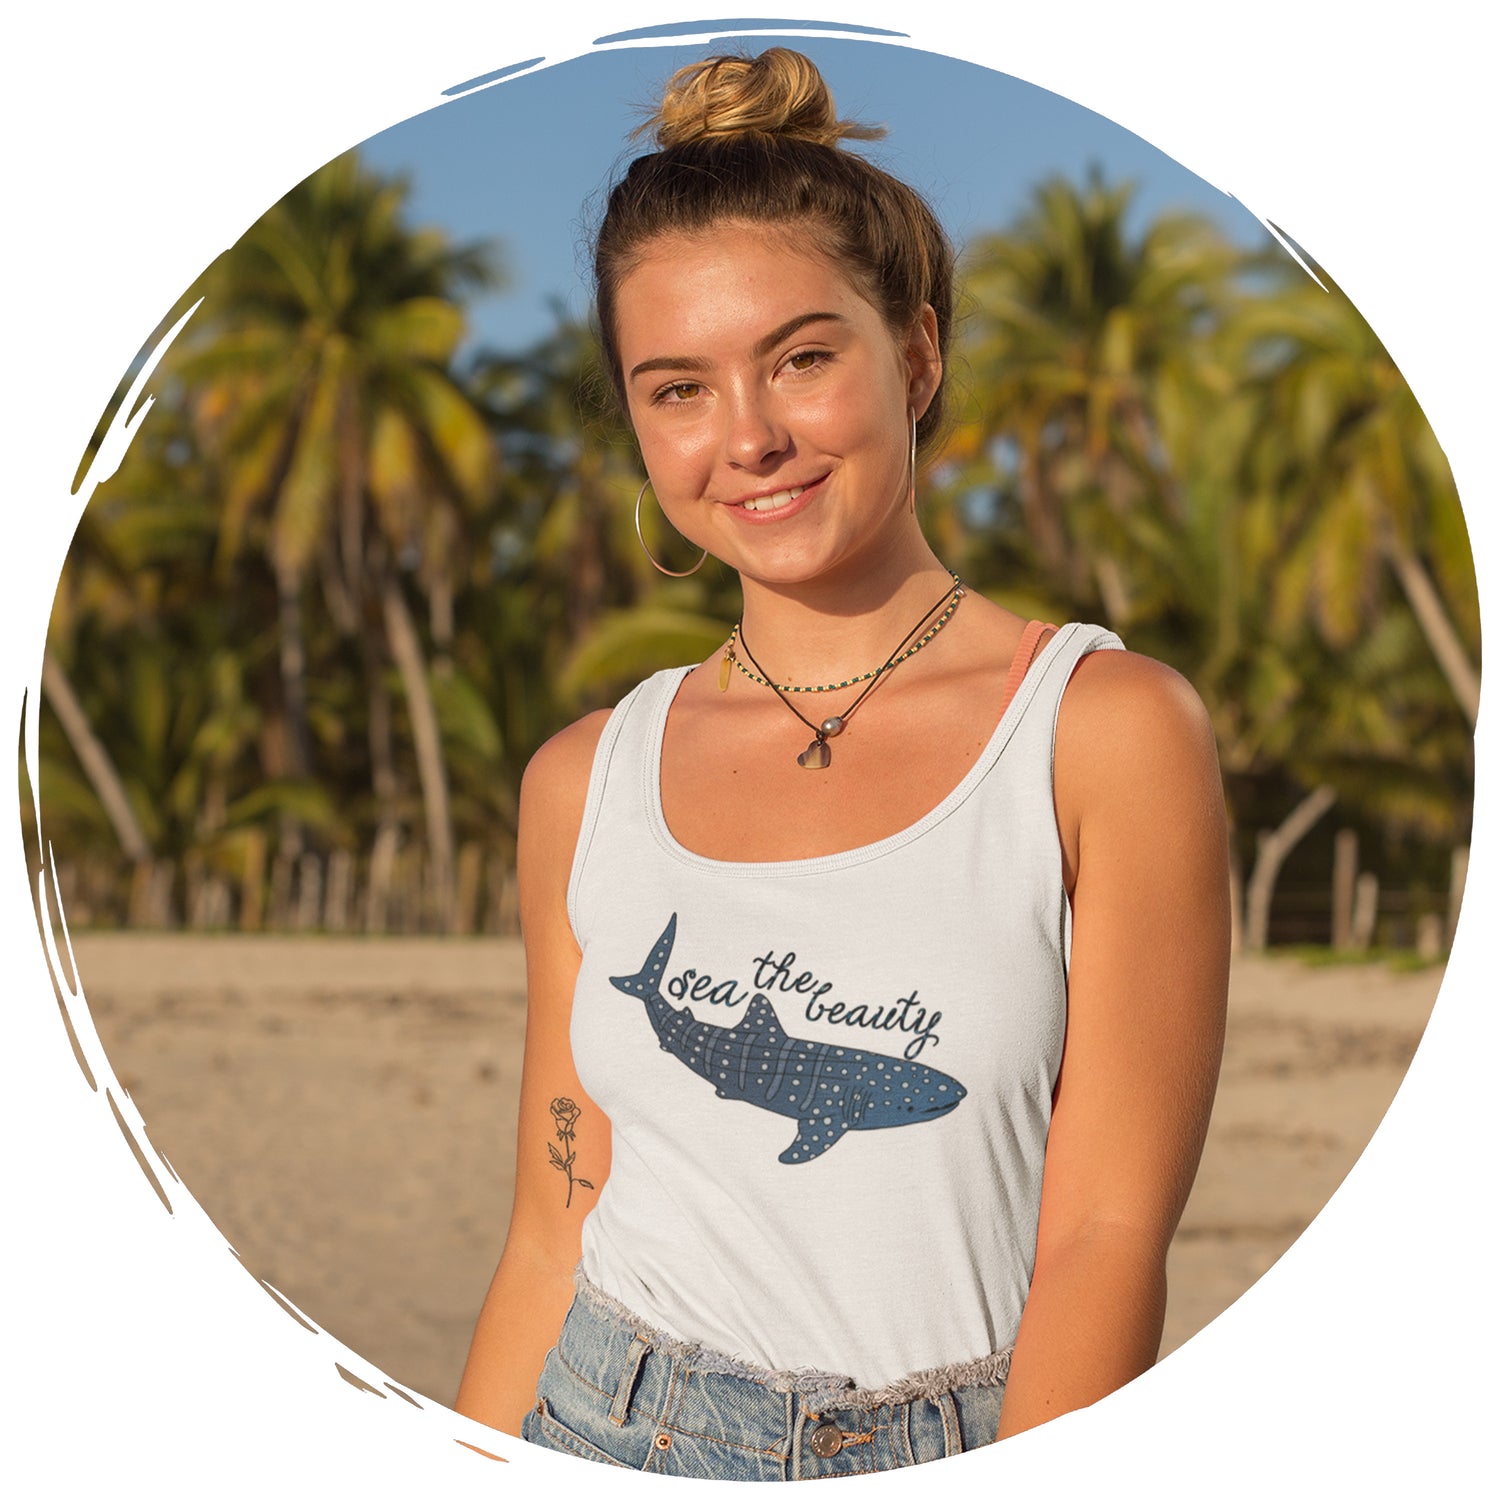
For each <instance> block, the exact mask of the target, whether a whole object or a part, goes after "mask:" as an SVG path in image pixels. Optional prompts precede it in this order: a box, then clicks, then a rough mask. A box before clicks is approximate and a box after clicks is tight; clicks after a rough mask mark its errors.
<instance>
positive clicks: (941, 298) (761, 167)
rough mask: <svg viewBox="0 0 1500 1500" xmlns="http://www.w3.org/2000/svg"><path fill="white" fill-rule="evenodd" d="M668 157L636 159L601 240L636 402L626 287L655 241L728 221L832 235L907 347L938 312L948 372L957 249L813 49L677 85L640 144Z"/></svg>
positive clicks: (938, 401) (604, 330)
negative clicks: (919, 324)
mask: <svg viewBox="0 0 1500 1500" xmlns="http://www.w3.org/2000/svg"><path fill="white" fill-rule="evenodd" d="M645 133H650V134H651V135H652V136H654V138H655V141H656V143H657V145H658V146H659V147H660V148H661V149H660V150H658V151H655V152H652V153H651V154H649V155H646V156H640V157H637V158H636V159H635V160H634V161H633V162H631V164H630V166H629V168H628V169H627V170H626V172H625V175H624V176H623V177H622V178H621V179H620V181H619V182H618V183H617V184H616V185H615V187H614V189H613V191H611V193H610V195H609V200H608V205H607V207H606V209H605V214H604V219H603V222H602V223H601V224H600V226H599V231H598V234H597V236H596V237H595V242H594V289H595V307H596V311H597V315H598V320H599V340H600V344H601V346H602V349H603V354H604V363H605V367H606V369H607V370H608V372H609V378H610V380H611V382H612V384H613V386H614V391H615V395H616V397H617V398H618V399H619V400H620V402H621V404H622V405H623V404H624V381H623V373H622V371H621V368H620V356H619V349H618V345H617V343H616V337H615V303H616V298H617V296H618V293H619V288H620V284H621V282H622V281H624V279H625V277H626V276H627V275H628V274H629V273H630V271H631V270H632V269H633V268H634V266H635V265H636V264H637V262H638V261H639V259H640V257H641V255H642V254H643V253H644V251H645V249H646V246H647V245H648V244H649V243H650V241H651V240H653V239H655V238H656V237H657V236H659V235H663V234H671V233H698V232H701V231H703V230H705V229H708V228H710V227H711V226H712V225H714V224H717V223H720V222H723V221H725V220H742V221H749V222H751V223H769V224H778V225H785V226H788V227H790V226H796V227H797V228H798V229H799V230H800V229H801V228H802V227H803V226H804V225H807V224H809V223H815V224H817V225H818V226H819V228H820V229H821V230H822V231H823V233H822V234H820V235H819V237H818V239H819V244H820V248H821V250H822V252H823V253H825V254H826V255H827V257H828V259H829V260H830V261H832V262H833V263H834V264H835V265H836V266H837V267H838V268H839V269H840V270H841V271H842V272H843V273H844V274H845V275H846V276H848V277H849V279H850V281H851V282H852V283H853V284H854V285H855V286H856V287H857V288H858V289H859V290H860V291H861V292H862V293H863V294H864V296H865V297H866V298H867V299H868V300H869V302H870V304H871V305H872V306H873V307H875V308H876V309H878V310H879V312H880V313H881V316H882V317H883V318H884V320H885V323H886V326H887V327H888V328H889V329H890V331H891V334H892V336H893V337H895V338H897V339H898V340H904V339H905V338H906V336H907V334H908V333H909V332H910V330H911V328H912V326H913V324H914V323H915V322H916V320H917V318H918V316H919V315H920V313H921V311H922V308H923V306H924V305H930V306H931V307H932V309H933V311H934V313H935V314H936V315H937V325H938V352H939V354H940V355H941V356H942V357H943V360H944V363H945V367H946V361H947V356H948V343H949V336H950V333H951V329H952V323H953V247H952V246H951V245H950V244H949V242H948V237H947V235H945V234H944V233H943V229H942V226H941V225H940V224H939V223H938V221H937V217H936V215H934V213H933V212H932V210H931V209H930V208H929V207H928V206H927V203H926V202H925V201H924V200H923V198H922V196H921V195H920V194H919V193H917V192H916V191H915V190H914V189H912V188H910V187H908V186H907V185H906V184H905V183H904V182H901V181H900V180H899V179H897V178H895V177H892V176H891V175H890V174H889V173H888V172H884V171H882V170H881V169H880V168H879V167H876V166H875V165H873V163H871V162H869V161H866V160H865V159H864V158H863V157H861V156H857V155H855V154H854V153H853V152H851V151H845V150H842V149H840V146H839V142H840V141H843V140H878V139H879V138H880V137H882V136H883V135H884V134H885V132H884V131H883V130H882V129H880V128H879V127H876V126H868V125H860V124H857V123H855V122H853V121H849V120H841V119H839V118H838V115H837V112H836V111H835V109H834V104H833V95H832V94H831V93H830V92H829V89H828V85H827V84H826V83H825V82H824V81H823V77H822V75H821V74H820V73H819V72H818V70H817V68H816V67H814V66H813V64H812V63H811V62H810V61H809V60H808V59H807V58H806V57H804V56H803V55H802V54H801V53H800V52H792V51H790V50H788V49H787V48H785V47H771V48H769V49H768V50H766V51H765V52H762V53H761V54H760V55H759V56H758V57H744V56H726V57H710V58H706V59H705V60H704V61H702V62H696V63H691V64H689V66H687V67H685V68H680V69H679V70H678V71H677V72H676V73H674V74H673V75H672V77H671V78H670V79H669V80H668V82H667V85H666V88H665V90H664V91H663V95H662V100H661V103H660V105H659V106H658V107H657V109H656V111H655V113H654V114H653V115H652V117H651V118H650V119H649V120H648V121H647V122H646V124H645V125H643V126H642V127H641V129H640V130H639V131H638V132H637V134H645ZM945 410H946V408H945V403H944V391H943V388H942V386H939V388H938V391H937V393H936V394H935V395H934V397H933V399H932V402H931V404H930V405H929V406H928V408H927V411H926V413H925V414H924V415H923V417H922V419H921V422H920V423H919V425H918V428H917V437H918V442H919V444H921V445H922V446H923V447H924V448H926V447H927V446H928V445H929V444H930V443H931V442H932V440H933V439H934V438H935V437H936V436H937V435H938V434H939V433H940V432H941V430H942V427H943V423H944V418H945Z"/></svg>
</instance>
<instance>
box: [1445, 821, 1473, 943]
mask: <svg viewBox="0 0 1500 1500" xmlns="http://www.w3.org/2000/svg"><path fill="white" fill-rule="evenodd" d="M1448 871H1449V873H1448V923H1447V928H1446V931H1445V933H1444V940H1443V946H1444V947H1445V948H1447V949H1449V950H1450V951H1451V949H1452V947H1453V938H1454V935H1455V934H1456V933H1457V932H1458V909H1459V907H1460V906H1462V905H1463V899H1464V883H1465V882H1466V881H1467V880H1468V878H1469V846H1468V845H1467V844H1459V845H1458V846H1457V847H1456V848H1455V849H1454V851H1453V858H1452V859H1451V861H1450V862H1449V865H1448Z"/></svg>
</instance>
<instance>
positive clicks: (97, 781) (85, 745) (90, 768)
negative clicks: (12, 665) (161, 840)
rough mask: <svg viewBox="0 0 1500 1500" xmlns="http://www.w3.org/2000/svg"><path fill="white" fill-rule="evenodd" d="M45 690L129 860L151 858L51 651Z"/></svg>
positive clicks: (45, 668)
mask: <svg viewBox="0 0 1500 1500" xmlns="http://www.w3.org/2000/svg"><path fill="white" fill-rule="evenodd" d="M42 691H43V693H45V694H46V697H47V702H48V703H50V704H51V705H52V712H53V713H55V714H56V715H57V718H58V722H59V723H60V724H61V725H62V727H63V733H64V734H65V735H67V737H68V743H69V744H70V745H71V746H72V747H73V754H74V755H76V756H77V757H78V764H79V765H80V766H82V767H83V773H84V775H85V776H87V777H88V779H89V785H90V786H91V787H93V789H94V795H95V796H96V797H97V798H98V799H99V805H100V806H101V807H103V809H104V813H105V816H106V817H107V818H108V819H109V821H110V826H111V827H112V828H113V829H114V831H115V837H116V838H117V839H119V841H120V847H121V848H122V849H123V850H124V851H125V855H126V857H127V858H128V859H130V860H131V861H132V863H135V864H139V863H140V862H141V861H142V860H144V859H150V858H151V845H150V843H149V842H148V841H147V838H146V835H145V832H144V831H143V830H142V828H141V825H140V822H139V820H138V819H137V818H136V815H135V812H134V811H133V810H132V808H131V806H130V799H129V798H128V797H127V796H126V795H125V787H124V784H123V783H122V782H121V780H120V775H119V772H117V771H116V770H115V764H114V762H113V761H112V760H111V759H110V757H109V752H108V751H107V750H106V749H105V748H104V746H103V745H101V744H100V743H99V739H98V737H97V736H96V735H95V734H94V731H93V728H92V727H91V726H90V724H89V720H88V715H87V714H86V713H85V712H84V710H83V705H82V704H81V703H80V702H79V701H78V695H77V694H76V693H75V692H74V691H73V684H72V683H71V682H69V681H68V675H67V673H66V672H64V671H63V669H62V665H61V663H60V662H59V661H58V660H57V658H56V657H55V656H54V655H53V654H52V652H51V651H50V650H49V651H47V652H45V653H44V654H43V656H42Z"/></svg>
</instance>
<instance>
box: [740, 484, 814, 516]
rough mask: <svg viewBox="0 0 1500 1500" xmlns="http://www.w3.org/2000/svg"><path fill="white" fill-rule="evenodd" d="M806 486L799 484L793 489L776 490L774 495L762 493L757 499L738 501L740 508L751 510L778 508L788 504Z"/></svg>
mask: <svg viewBox="0 0 1500 1500" xmlns="http://www.w3.org/2000/svg"><path fill="white" fill-rule="evenodd" d="M806 488H807V486H806V485H803V484H799V485H797V486H796V487H795V488H794V489H790V490H777V491H776V493H775V494H774V495H762V496H761V497H760V498H759V499H758V500H742V501H740V509H741V510H753V511H762V510H780V509H781V507H782V506H783V505H790V504H791V503H792V501H793V500H795V499H796V498H797V496H798V495H800V494H801V493H802V491H803V490H804V489H806Z"/></svg>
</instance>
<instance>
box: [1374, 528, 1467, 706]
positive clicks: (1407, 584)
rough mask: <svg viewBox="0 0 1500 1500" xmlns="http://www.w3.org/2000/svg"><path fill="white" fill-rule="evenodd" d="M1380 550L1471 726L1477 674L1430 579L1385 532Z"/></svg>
mask: <svg viewBox="0 0 1500 1500" xmlns="http://www.w3.org/2000/svg"><path fill="white" fill-rule="evenodd" d="M1381 551H1382V552H1383V553H1384V554H1385V559H1386V561H1387V562H1388V563H1389V564H1390V565H1391V571H1392V572H1394V573H1395V575H1396V578H1397V581H1398V582H1399V583H1400V584H1401V589H1402V592H1403V593H1405V595H1406V602H1407V603H1408V604H1410V605H1411V612H1412V613H1413V614H1414V615H1415V616H1416V617H1417V624H1418V625H1419V626H1421V628H1422V634H1423V635H1424V636H1426V637H1427V644H1428V645H1429V646H1430V647H1431V648H1432V654H1433V656H1435V657H1436V658H1437V664H1438V666H1439V667H1440V668H1441V669H1442V673H1443V676H1444V677H1446V678H1447V679H1448V686H1449V687H1451V688H1452V689H1453V696H1454V697H1455V698H1457V699H1458V703H1459V707H1460V708H1462V709H1463V711H1464V716H1465V717H1466V718H1467V719H1468V721H1469V726H1470V728H1472V727H1473V726H1474V725H1475V724H1476V723H1477V722H1478V721H1479V673H1478V672H1476V671H1475V670H1474V666H1473V663H1471V662H1470V660H1469V654H1468V652H1467V651H1465V650H1464V645H1463V642H1462V641H1461V640H1459V638H1458V632H1457V631H1456V630H1455V629H1454V628H1453V622H1452V621H1451V620H1450V619H1449V618H1448V611H1447V610H1446V609H1445V608H1444V607H1443V601H1442V599H1441V598H1440V597H1439V596H1438V591H1437V589H1436V588H1435V587H1434V586H1433V582H1432V579H1431V578H1429V577H1428V576H1427V570H1426V568H1424V567H1423V566H1422V564H1421V563H1420V562H1419V561H1418V560H1417V556H1416V554H1415V553H1413V552H1412V551H1410V550H1409V549H1408V548H1407V547H1405V546H1404V545H1403V544H1402V543H1401V542H1400V541H1399V540H1397V538H1396V537H1394V536H1393V535H1391V534H1389V533H1387V535H1386V536H1385V538H1384V539H1383V541H1382V543H1381Z"/></svg>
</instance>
